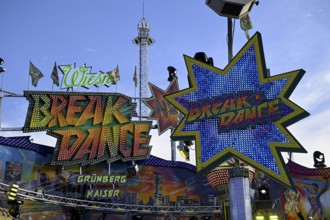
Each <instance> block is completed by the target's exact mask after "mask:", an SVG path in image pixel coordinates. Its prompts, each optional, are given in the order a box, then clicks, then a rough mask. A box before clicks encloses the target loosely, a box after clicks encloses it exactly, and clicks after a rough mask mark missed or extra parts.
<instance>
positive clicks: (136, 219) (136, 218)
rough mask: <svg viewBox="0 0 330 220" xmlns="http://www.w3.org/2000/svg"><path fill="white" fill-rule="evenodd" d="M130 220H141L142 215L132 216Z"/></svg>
mask: <svg viewBox="0 0 330 220" xmlns="http://www.w3.org/2000/svg"><path fill="white" fill-rule="evenodd" d="M132 219H133V220H140V219H143V215H133V216H132Z"/></svg>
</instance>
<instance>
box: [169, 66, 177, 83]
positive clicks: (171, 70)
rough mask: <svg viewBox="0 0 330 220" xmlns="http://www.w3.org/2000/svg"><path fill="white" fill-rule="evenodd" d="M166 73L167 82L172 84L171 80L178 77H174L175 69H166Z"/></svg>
mask: <svg viewBox="0 0 330 220" xmlns="http://www.w3.org/2000/svg"><path fill="white" fill-rule="evenodd" d="M167 71H168V79H167V81H169V82H172V81H173V80H175V79H177V78H178V77H177V76H176V72H177V71H176V69H175V68H174V67H173V66H169V67H167Z"/></svg>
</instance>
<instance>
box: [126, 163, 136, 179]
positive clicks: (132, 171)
mask: <svg viewBox="0 0 330 220" xmlns="http://www.w3.org/2000/svg"><path fill="white" fill-rule="evenodd" d="M127 172H128V174H129V175H130V176H136V174H137V172H139V167H138V165H137V164H135V162H134V161H132V164H130V165H128V166H127Z"/></svg>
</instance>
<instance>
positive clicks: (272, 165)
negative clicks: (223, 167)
mask: <svg viewBox="0 0 330 220" xmlns="http://www.w3.org/2000/svg"><path fill="white" fill-rule="evenodd" d="M184 59H185V62H186V66H187V69H188V75H189V85H190V88H187V89H184V90H181V91H178V92H177V93H174V94H170V95H168V96H166V97H165V98H166V99H167V100H168V101H169V102H170V103H172V104H173V106H175V107H176V108H177V109H178V110H179V111H180V112H182V113H183V115H184V118H183V119H182V120H181V122H180V124H179V125H178V127H177V128H176V129H175V131H174V132H173V134H172V138H173V139H174V140H180V139H190V140H195V143H196V167H197V172H199V173H202V174H203V173H206V172H208V171H210V170H211V169H214V168H215V167H217V166H219V164H220V163H223V162H225V161H226V160H227V159H229V158H231V157H235V158H237V159H239V160H241V161H244V162H245V163H247V164H249V165H251V166H253V167H255V168H257V169H258V170H260V171H262V172H264V173H266V174H268V175H269V176H271V177H273V178H274V179H275V180H278V181H279V182H281V183H283V184H285V185H287V186H289V187H292V188H294V185H293V182H292V179H291V177H290V176H289V173H288V171H287V169H286V166H285V162H284V160H283V158H282V156H281V152H304V153H305V152H306V150H305V149H304V148H303V147H302V146H301V145H300V144H299V143H298V141H297V140H296V139H295V138H294V137H293V136H292V134H291V133H290V132H289V131H288V130H287V128H286V127H287V126H289V125H291V124H293V123H295V122H296V121H298V120H300V119H302V118H304V117H306V116H308V115H309V114H308V113H307V112H306V111H304V110H303V109H302V108H300V107H299V106H297V105H296V104H295V103H293V102H292V101H291V100H289V96H290V95H291V93H292V92H293V90H294V88H295V87H296V85H297V84H298V82H299V81H300V79H301V78H302V76H303V74H304V71H303V70H295V71H291V72H287V73H283V74H280V75H276V76H269V73H268V72H267V69H266V65H265V61H264V54H263V49H262V42H261V35H260V34H259V33H257V34H255V35H254V36H253V37H252V38H251V39H250V40H249V41H248V42H247V44H246V45H245V46H244V47H243V48H242V49H241V50H240V52H239V53H238V54H237V55H236V56H235V57H234V58H233V59H232V61H231V62H230V63H229V64H228V65H227V66H226V67H225V69H223V70H222V69H218V68H216V67H213V66H209V65H207V64H205V63H202V62H200V61H197V60H195V59H193V58H191V57H188V56H184Z"/></svg>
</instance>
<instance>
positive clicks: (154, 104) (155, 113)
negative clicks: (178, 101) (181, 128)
mask: <svg viewBox="0 0 330 220" xmlns="http://www.w3.org/2000/svg"><path fill="white" fill-rule="evenodd" d="M149 86H150V90H151V92H152V97H151V98H150V99H147V100H145V101H144V103H145V104H146V105H147V106H148V107H149V108H150V109H151V110H152V111H151V113H150V116H149V118H150V119H154V120H157V125H158V133H159V135H161V134H162V133H164V132H165V131H167V130H168V129H169V128H172V129H175V128H176V126H177V125H178V120H179V119H178V113H179V112H178V111H177V110H176V109H175V108H174V107H173V106H172V105H171V103H169V102H168V101H167V100H166V99H165V98H164V96H165V95H169V94H171V93H173V92H177V91H178V90H179V85H178V81H177V80H176V79H175V80H173V81H172V82H171V84H170V85H169V86H168V87H167V89H166V90H165V91H164V90H162V89H160V88H158V87H157V86H155V85H153V84H152V83H149Z"/></svg>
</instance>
